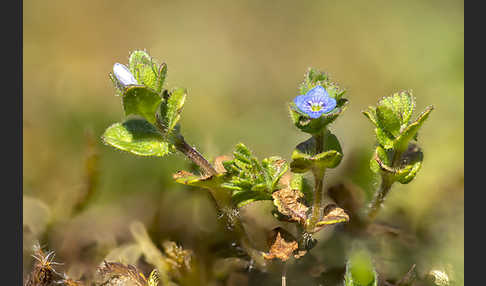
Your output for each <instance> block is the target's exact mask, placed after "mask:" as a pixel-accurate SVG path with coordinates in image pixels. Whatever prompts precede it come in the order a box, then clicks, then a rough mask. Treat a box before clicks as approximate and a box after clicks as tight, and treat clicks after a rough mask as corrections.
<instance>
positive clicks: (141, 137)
mask: <svg viewBox="0 0 486 286" xmlns="http://www.w3.org/2000/svg"><path fill="white" fill-rule="evenodd" d="M102 140H103V142H104V143H105V144H107V145H111V146H113V147H115V148H117V149H120V150H123V151H127V152H130V153H132V154H135V155H139V156H157V157H162V156H165V155H167V154H169V153H170V152H171V151H172V150H173V146H172V145H170V144H168V143H167V142H165V141H164V138H163V137H162V135H161V134H160V133H159V132H158V131H157V129H155V127H154V126H153V125H151V124H150V123H149V122H147V121H146V120H144V119H138V118H134V119H129V120H127V121H125V122H123V123H115V124H113V125H111V126H110V127H108V128H107V129H106V130H105V133H104V134H103V136H102Z"/></svg>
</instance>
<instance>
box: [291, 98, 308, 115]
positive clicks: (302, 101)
mask: <svg viewBox="0 0 486 286" xmlns="http://www.w3.org/2000/svg"><path fill="white" fill-rule="evenodd" d="M308 100H309V98H308V97H307V95H305V94H302V95H299V96H297V97H296V98H294V103H295V105H297V107H298V108H299V109H300V110H302V108H303V107H304V105H305V103H306V101H308ZM302 111H303V110H302Z"/></svg>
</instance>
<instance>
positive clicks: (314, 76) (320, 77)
mask: <svg viewBox="0 0 486 286" xmlns="http://www.w3.org/2000/svg"><path fill="white" fill-rule="evenodd" d="M327 79H328V76H327V74H326V73H324V72H321V71H318V70H316V69H314V68H309V69H307V72H306V73H305V75H304V81H303V82H302V83H301V84H300V86H299V91H300V94H306V93H307V92H308V91H309V90H311V89H312V88H314V87H315V86H316V85H320V84H321V83H322V82H324V81H325V80H327Z"/></svg>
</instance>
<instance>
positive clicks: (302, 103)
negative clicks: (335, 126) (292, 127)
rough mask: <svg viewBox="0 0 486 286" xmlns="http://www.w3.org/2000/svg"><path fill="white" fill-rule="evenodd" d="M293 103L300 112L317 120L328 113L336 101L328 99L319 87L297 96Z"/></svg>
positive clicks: (327, 95)
mask: <svg viewBox="0 0 486 286" xmlns="http://www.w3.org/2000/svg"><path fill="white" fill-rule="evenodd" d="M294 103H295V105H297V108H299V110H300V111H302V112H304V113H305V114H307V115H309V117H311V118H319V117H320V116H321V115H322V114H324V113H328V112H329V111H331V110H333V109H334V108H335V107H336V100H335V99H334V98H332V97H330V96H329V94H328V93H327V91H326V90H325V89H324V88H323V87H322V86H320V85H318V86H316V87H314V88H313V89H311V90H309V91H308V92H307V93H306V94H303V95H299V96H297V97H296V98H295V99H294Z"/></svg>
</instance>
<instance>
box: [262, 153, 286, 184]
mask: <svg viewBox="0 0 486 286" xmlns="http://www.w3.org/2000/svg"><path fill="white" fill-rule="evenodd" d="M262 167H263V168H264V169H267V170H268V175H269V176H270V180H271V185H270V189H272V190H274V189H275V188H277V184H278V182H279V180H280V178H282V176H283V174H285V172H287V170H288V169H289V164H288V163H287V162H286V161H285V160H282V158H280V157H276V156H274V157H270V158H266V159H263V160H262Z"/></svg>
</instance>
